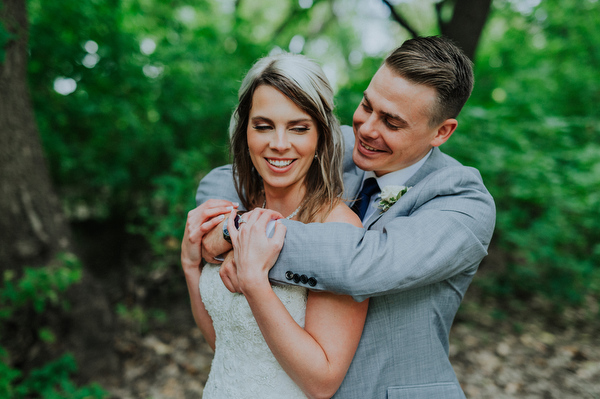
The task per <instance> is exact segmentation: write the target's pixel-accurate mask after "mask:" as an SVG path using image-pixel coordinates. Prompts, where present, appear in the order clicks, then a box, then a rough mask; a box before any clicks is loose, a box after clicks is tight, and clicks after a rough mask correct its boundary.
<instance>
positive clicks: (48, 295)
mask: <svg viewBox="0 0 600 399" xmlns="http://www.w3.org/2000/svg"><path fill="white" fill-rule="evenodd" d="M80 279H81V263H80V262H79V260H78V259H77V258H76V257H75V256H73V255H71V254H61V255H59V258H58V261H57V262H55V263H53V264H50V265H48V266H46V267H36V268H28V267H26V268H24V271H23V276H22V277H21V278H20V279H19V280H17V281H15V275H14V273H13V272H12V271H10V270H8V271H6V272H5V273H4V287H3V288H2V290H0V299H1V300H2V307H1V308H0V320H1V319H6V318H9V317H10V316H11V315H12V314H13V312H14V311H16V310H19V309H20V308H22V307H24V306H28V305H32V306H33V309H34V310H35V311H36V312H37V313H41V312H43V311H44V309H45V308H46V305H47V304H52V305H62V306H63V307H67V306H68V304H67V303H65V302H64V301H63V300H62V298H61V297H60V294H61V293H62V292H64V291H65V290H66V289H67V288H68V287H69V286H70V285H72V284H74V283H76V282H78V281H79V280H80Z"/></svg>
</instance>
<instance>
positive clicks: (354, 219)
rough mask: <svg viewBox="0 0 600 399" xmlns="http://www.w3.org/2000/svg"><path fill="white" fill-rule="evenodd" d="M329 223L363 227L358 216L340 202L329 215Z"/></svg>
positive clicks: (326, 220) (327, 221) (326, 221)
mask: <svg viewBox="0 0 600 399" xmlns="http://www.w3.org/2000/svg"><path fill="white" fill-rule="evenodd" d="M329 222H338V223H350V224H352V225H354V226H357V227H363V225H362V223H361V221H360V219H359V218H358V215H357V214H356V213H354V211H352V209H350V208H349V207H348V205H346V204H344V203H343V202H342V201H338V203H337V204H336V205H335V206H334V207H333V209H332V210H331V212H330V213H329V215H327V218H326V219H325V223H329Z"/></svg>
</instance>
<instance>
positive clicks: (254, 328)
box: [200, 264, 307, 399]
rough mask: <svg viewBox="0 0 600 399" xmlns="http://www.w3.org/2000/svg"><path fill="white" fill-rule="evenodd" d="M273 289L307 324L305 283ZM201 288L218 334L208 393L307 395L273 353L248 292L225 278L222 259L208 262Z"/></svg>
mask: <svg viewBox="0 0 600 399" xmlns="http://www.w3.org/2000/svg"><path fill="white" fill-rule="evenodd" d="M273 291H274V292H275V293H276V294H277V296H278V297H279V299H281V301H282V302H283V304H284V305H285V307H286V308H287V310H288V311H289V312H290V314H291V315H292V317H293V318H294V320H296V322H297V323H298V324H299V325H300V326H302V327H304V317H305V312H306V296H307V290H306V288H303V287H296V286H274V287H273ZM200 293H201V295H202V301H203V302H204V306H205V307H206V310H207V311H208V313H209V314H210V317H211V318H212V320H213V325H214V328H215V333H216V337H217V338H216V344H215V346H216V351H215V356H214V358H213V361H212V365H211V370H210V374H209V376H208V381H207V383H206V386H205V387H204V395H203V398H204V399H212V398H236V399H237V398H253V399H254V398H261V399H262V398H273V399H275V398H306V396H305V395H304V394H303V393H302V391H301V390H300V388H298V386H297V385H296V384H295V383H294V382H293V381H292V380H291V379H290V377H289V376H288V375H287V374H286V373H285V371H284V370H283V369H282V368H281V366H280V365H279V363H278V362H277V359H275V357H274V356H273V354H272V353H271V350H270V349H269V347H268V346H267V343H266V342H265V340H264V338H263V336H262V334H261V332H260V329H259V328H258V324H257V323H256V321H255V320H254V316H253V315H252V311H251V310H250V306H249V305H248V302H247V301H246V298H245V297H244V296H243V295H242V294H233V293H231V292H229V291H228V290H227V288H226V287H225V285H224V284H223V282H222V281H221V277H220V276H219V265H210V264H207V265H205V266H204V268H203V269H202V274H201V276H200Z"/></svg>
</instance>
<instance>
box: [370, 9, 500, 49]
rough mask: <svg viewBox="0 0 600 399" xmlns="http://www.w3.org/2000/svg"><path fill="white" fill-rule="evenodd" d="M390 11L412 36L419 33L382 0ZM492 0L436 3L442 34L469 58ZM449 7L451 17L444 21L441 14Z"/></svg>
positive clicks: (395, 19)
mask: <svg viewBox="0 0 600 399" xmlns="http://www.w3.org/2000/svg"><path fill="white" fill-rule="evenodd" d="M382 2H383V4H385V5H386V6H387V7H388V8H389V9H390V12H391V14H390V15H391V18H392V19H393V20H394V21H396V22H397V23H398V24H399V25H400V26H402V27H403V28H404V29H406V30H407V31H408V33H409V34H410V35H411V36H412V37H417V36H419V35H420V33H419V32H417V31H416V30H415V29H414V27H413V26H411V24H410V21H408V20H406V19H405V18H404V17H403V16H402V15H401V14H400V13H399V12H398V11H397V10H396V9H395V8H394V6H393V5H392V3H391V2H390V1H388V0H382ZM491 4H492V0H442V1H440V2H438V3H436V5H435V8H436V12H437V17H438V18H437V20H438V25H439V28H440V32H441V34H442V35H443V36H446V37H448V38H449V39H452V40H453V41H454V42H455V43H456V44H458V46H459V47H460V48H462V50H463V51H464V52H465V54H466V55H467V57H469V58H470V59H471V60H474V59H475V51H476V50H477V45H478V44H479V38H480V37H481V32H482V31H483V27H484V26H485V23H486V22H487V18H488V15H489V13H490V7H491ZM447 8H450V9H451V13H452V17H451V18H450V20H449V21H444V19H443V18H442V14H444V12H443V11H444V10H445V9H447Z"/></svg>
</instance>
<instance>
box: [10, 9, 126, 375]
mask: <svg viewBox="0 0 600 399" xmlns="http://www.w3.org/2000/svg"><path fill="white" fill-rule="evenodd" d="M2 32H6V33H8V35H9V36H8V40H6V41H5V42H0V47H1V48H0V243H1V245H0V273H1V275H4V272H5V271H7V270H12V271H14V272H15V274H16V275H17V276H21V275H22V271H23V268H24V267H26V266H30V267H44V266H46V265H48V264H49V263H51V262H52V261H53V260H54V259H55V258H56V256H57V254H59V253H61V252H67V253H68V252H71V253H72V252H73V245H72V242H71V233H70V228H69V224H68V221H67V220H66V219H65V217H64V214H63V211H62V207H61V204H60V201H59V199H58V197H57V195H56V193H55V192H54V190H53V187H52V184H51V180H50V175H49V172H48V167H47V164H46V160H45V158H44V155H43V150H42V147H41V143H40V137H39V133H38V129H37V125H36V122H35V117H34V114H33V109H32V103H31V98H30V95H29V89H28V86H27V61H28V51H27V45H28V21H27V10H26V0H3V1H2V3H1V4H0V38H2V37H3V36H4V37H6V36H7V35H2ZM67 299H68V301H69V302H70V303H71V305H72V307H71V309H70V311H69V312H68V313H65V312H61V311H59V310H58V309H53V312H54V311H56V312H59V313H52V314H48V313H50V312H49V310H48V309H47V310H46V312H44V314H42V315H39V316H36V315H35V314H34V313H33V312H31V311H24V312H22V313H20V314H19V315H17V316H16V319H18V320H11V323H12V324H11V332H10V336H11V337H9V338H8V339H9V341H10V342H9V347H8V348H7V349H8V350H9V352H10V355H11V363H13V366H15V365H16V366H17V367H22V368H24V369H25V370H27V369H30V368H31V367H35V366H38V365H39V364H42V363H44V362H45V361H47V360H49V358H50V357H55V356H58V355H59V354H61V353H62V352H64V351H65V350H68V351H70V352H72V353H73V355H74V356H75V358H76V359H77V361H78V366H79V369H80V377H81V379H80V380H81V381H82V382H83V381H89V380H90V378H92V377H97V376H98V375H99V374H100V375H101V374H103V373H106V372H109V371H111V370H114V369H115V368H116V365H117V363H116V359H117V358H116V354H115V353H114V351H113V348H112V342H111V337H112V325H113V320H112V319H113V317H112V312H111V311H110V307H109V304H108V301H107V300H106V294H105V293H104V292H103V290H102V288H101V286H100V285H99V284H98V283H97V282H96V281H95V280H94V279H93V278H92V277H91V276H90V275H89V274H88V273H86V272H85V271H84V273H83V278H82V279H81V281H80V283H78V284H75V285H74V286H72V287H71V288H70V289H69V291H68V293H67ZM32 315H33V316H35V317H37V318H43V319H44V323H49V325H50V326H51V328H52V329H53V330H54V333H55V334H56V336H57V338H58V339H57V341H59V344H57V345H54V346H53V347H51V348H50V349H47V348H44V349H42V350H40V347H41V346H42V344H41V343H40V341H39V339H38V338H37V331H35V328H32V326H31V325H28V324H29V322H31V320H32ZM35 324H38V323H35Z"/></svg>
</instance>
